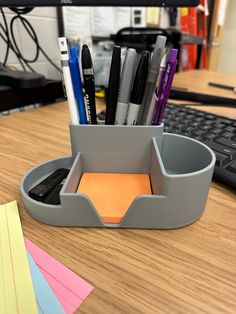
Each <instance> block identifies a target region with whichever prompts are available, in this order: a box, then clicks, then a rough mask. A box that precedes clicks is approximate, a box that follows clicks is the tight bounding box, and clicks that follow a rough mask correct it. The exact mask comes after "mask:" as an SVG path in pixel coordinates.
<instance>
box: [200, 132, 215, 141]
mask: <svg viewBox="0 0 236 314" xmlns="http://www.w3.org/2000/svg"><path fill="white" fill-rule="evenodd" d="M215 137H216V135H215V134H211V133H206V134H203V138H204V139H206V140H213V139H214V138H215Z"/></svg>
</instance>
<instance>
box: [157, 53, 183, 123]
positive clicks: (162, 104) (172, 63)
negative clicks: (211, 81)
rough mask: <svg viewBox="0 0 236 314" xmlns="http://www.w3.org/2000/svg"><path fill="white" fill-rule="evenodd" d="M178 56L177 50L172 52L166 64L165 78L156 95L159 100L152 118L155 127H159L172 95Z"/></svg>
mask: <svg viewBox="0 0 236 314" xmlns="http://www.w3.org/2000/svg"><path fill="white" fill-rule="evenodd" d="M177 54H178V50H177V49H171V50H170V54H169V58H168V60H167V62H166V69H165V72H164V74H163V77H162V78H161V80H160V86H159V90H158V94H157V95H156V96H157V97H158V98H157V100H156V106H155V110H154V113H153V118H152V124H153V125H158V124H160V123H161V121H162V118H163V115H164V112H165V108H166V104H167V101H168V98H169V95H170V90H171V86H172V82H173V79H174V74H175V69H176V65H177Z"/></svg>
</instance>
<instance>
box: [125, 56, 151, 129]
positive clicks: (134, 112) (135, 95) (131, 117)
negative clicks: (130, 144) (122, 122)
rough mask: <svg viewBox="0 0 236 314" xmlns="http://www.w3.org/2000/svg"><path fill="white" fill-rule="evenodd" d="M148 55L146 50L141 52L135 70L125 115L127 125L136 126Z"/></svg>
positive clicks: (145, 78)
mask: <svg viewBox="0 0 236 314" xmlns="http://www.w3.org/2000/svg"><path fill="white" fill-rule="evenodd" d="M149 54H150V53H149V52H148V51H147V50H144V51H143V53H142V56H141V58H140V61H139V64H138V67H137V70H136V74H135V78H134V84H133V89H132V92H131V95H130V104H129V110H128V115H127V124H128V125H134V124H137V119H138V115H139V110H140V107H141V104H142V100H143V95H144V90H145V86H146V81H147V76H148V62H149Z"/></svg>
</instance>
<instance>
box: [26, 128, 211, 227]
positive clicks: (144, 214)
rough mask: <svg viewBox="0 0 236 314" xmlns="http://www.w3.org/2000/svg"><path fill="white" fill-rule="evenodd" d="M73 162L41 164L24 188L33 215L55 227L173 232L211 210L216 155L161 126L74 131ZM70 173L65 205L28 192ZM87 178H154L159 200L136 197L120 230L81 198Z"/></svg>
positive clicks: (67, 159)
mask: <svg viewBox="0 0 236 314" xmlns="http://www.w3.org/2000/svg"><path fill="white" fill-rule="evenodd" d="M70 136H71V147H72V157H64V158H58V159H54V160H51V161H47V162H45V163H43V164H40V165H38V166H36V167H35V168H33V169H32V170H31V171H30V172H28V173H27V174H26V175H25V177H24V178H23V179H22V182H21V194H22V197H23V201H24V204H25V207H26V208H27V210H28V212H29V214H30V215H31V216H32V217H33V218H35V219H36V220H38V221H41V222H43V223H46V224H50V225H55V226H76V227H119V228H150V229H151V228H152V229H155V228H158V229H171V228H178V227H182V226H185V225H188V224H190V223H192V222H193V221H195V220H196V219H198V218H199V217H200V216H201V215H202V213H203V211H204V208H205V204H206V200H207V195H208V190H209V186H210V182H211V178H212V174H213V169H214V164H215V155H214V153H213V152H212V151H211V150H210V149H209V148H208V147H207V146H205V145H203V144H201V143H200V142H198V141H196V140H193V139H190V138H187V137H184V136H180V135H175V134H168V133H163V125H161V126H104V125H70ZM61 167H63V168H70V173H69V175H68V177H67V179H66V182H65V184H64V186H63V189H62V190H61V193H60V198H61V205H58V206H55V205H47V204H44V203H40V202H38V201H35V200H33V199H31V198H30V197H29V196H28V191H29V190H30V189H31V188H32V187H33V186H35V185H36V184H37V183H39V182H40V181H42V180H43V179H44V178H45V177H47V176H48V175H49V174H50V173H52V172H53V171H55V170H56V169H58V168H61ZM83 172H112V173H149V175H150V180H151V185H152V190H153V195H140V196H138V197H136V198H135V199H134V200H133V202H132V204H131V205H130V207H129V209H128V210H127V212H126V214H125V216H124V217H123V219H122V221H121V222H120V223H119V224H111V223H110V224H107V223H104V222H103V220H102V219H101V217H100V216H99V214H98V212H97V210H96V208H95V207H94V205H93V204H92V202H91V201H90V199H89V198H88V197H87V196H86V195H84V194H79V193H76V190H77V187H78V183H79V180H80V177H81V175H82V173H83Z"/></svg>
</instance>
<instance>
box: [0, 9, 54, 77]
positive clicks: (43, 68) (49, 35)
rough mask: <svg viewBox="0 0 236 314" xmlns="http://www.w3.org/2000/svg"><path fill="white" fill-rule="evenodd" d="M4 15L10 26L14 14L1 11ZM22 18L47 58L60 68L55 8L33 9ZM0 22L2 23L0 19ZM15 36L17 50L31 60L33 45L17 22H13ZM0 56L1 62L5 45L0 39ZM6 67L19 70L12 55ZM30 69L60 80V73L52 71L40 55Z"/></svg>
mask: <svg viewBox="0 0 236 314" xmlns="http://www.w3.org/2000/svg"><path fill="white" fill-rule="evenodd" d="M3 10H4V12H5V13H6V18H7V21H8V25H9V26H10V20H11V18H12V17H13V16H15V14H14V13H13V12H12V11H10V10H9V9H5V8H4V9H3ZM24 17H25V18H26V19H27V20H28V21H29V22H30V24H31V25H32V26H33V28H34V30H35V32H36V34H37V37H38V41H39V43H40V45H41V46H42V48H43V49H44V50H45V52H46V53H47V54H48V56H49V57H50V58H51V59H52V60H53V61H55V62H57V64H58V65H59V66H60V63H59V52H58V44H57V37H58V27H57V14H56V8H55V7H54V8H53V7H51V8H34V9H33V11H32V12H30V13H29V14H27V15H24ZM0 18H1V22H2V17H0ZM15 23H16V24H15V36H16V40H17V43H18V46H19V48H20V49H21V52H22V54H23V56H25V57H27V58H31V57H33V56H34V55H35V44H34V42H33V41H32V39H31V38H30V36H29V35H28V33H27V32H26V30H25V29H24V26H23V25H22V24H21V23H20V22H19V20H18V21H16V22H15ZM0 47H1V56H0V60H1V61H3V58H4V54H5V47H6V44H5V43H4V42H3V40H2V39H1V38H0ZM7 64H8V65H13V66H17V67H19V69H21V67H20V65H19V62H18V60H17V58H16V56H15V55H14V53H12V52H11V53H10V55H9V58H8V63H7ZM32 67H33V68H34V69H35V70H36V71H37V72H39V73H42V74H44V75H45V76H46V77H47V78H51V79H53V78H54V79H55V78H60V73H59V72H58V71H57V70H56V69H54V68H53V67H52V66H51V65H50V64H49V63H48V61H47V60H46V58H45V57H44V56H43V55H42V54H41V53H40V55H39V58H38V60H37V62H36V63H33V64H32Z"/></svg>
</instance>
